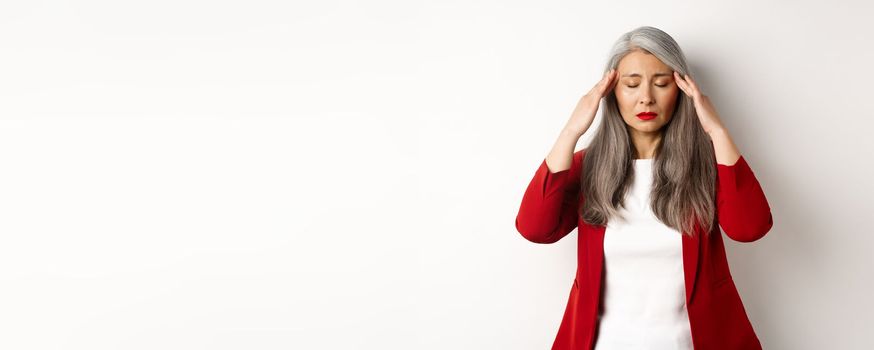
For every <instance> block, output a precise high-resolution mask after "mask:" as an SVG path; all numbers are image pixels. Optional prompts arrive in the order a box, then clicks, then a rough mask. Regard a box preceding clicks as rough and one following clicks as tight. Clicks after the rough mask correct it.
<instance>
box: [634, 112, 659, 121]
mask: <svg viewBox="0 0 874 350" xmlns="http://www.w3.org/2000/svg"><path fill="white" fill-rule="evenodd" d="M657 115H658V113H656V112H640V113H638V114H637V117H638V118H640V119H643V120H650V119H655V117H656V116H657Z"/></svg>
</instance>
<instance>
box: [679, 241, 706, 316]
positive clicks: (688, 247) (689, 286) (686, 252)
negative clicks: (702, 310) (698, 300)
mask: <svg viewBox="0 0 874 350" xmlns="http://www.w3.org/2000/svg"><path fill="white" fill-rule="evenodd" d="M696 228H697V227H696ZM699 232H700V230H697V229H696V230H695V232H694V233H695V235H694V236H693V237H689V236H688V235H686V234H683V235H681V236H682V237H683V272H684V275H685V278H686V281H685V282H686V305H689V302H690V301H692V293H693V292H694V291H695V277H696V276H697V275H698V255H699V251H700V250H701V239H700V238H699V237H700V236H701V235H700V234H699Z"/></svg>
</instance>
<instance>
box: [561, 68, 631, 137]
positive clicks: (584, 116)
mask: <svg viewBox="0 0 874 350" xmlns="http://www.w3.org/2000/svg"><path fill="white" fill-rule="evenodd" d="M618 75H619V73H618V72H617V71H616V69H611V70H609V71H607V72H606V73H604V77H602V78H601V81H599V82H598V83H597V84H595V86H594V87H592V89H591V90H589V92H588V93H586V94H585V95H583V97H581V98H580V100H579V101H578V102H577V106H576V108H574V112H573V114H571V118H570V120H568V122H567V125H566V126H565V129H566V130H568V131H570V132H574V133H577V134H578V135H583V134H584V133H585V132H586V130H589V126H591V125H592V121H594V120H595V113H596V112H598V106H599V105H600V104H601V99H602V98H604V96H607V94H608V93H609V92H610V91H611V90H613V88H614V87H615V86H616V82H617V81H619V79H618V78H617V76H618Z"/></svg>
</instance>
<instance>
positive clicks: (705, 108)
mask: <svg viewBox="0 0 874 350" xmlns="http://www.w3.org/2000/svg"><path fill="white" fill-rule="evenodd" d="M674 82H676V83H677V86H679V87H680V89H681V90H683V92H685V93H686V95H688V96H689V97H692V100H693V101H694V103H695V111H696V112H697V114H698V121H700V122H701V127H702V128H704V132H706V133H707V134H710V133H712V132H714V131H719V130H724V129H725V128H724V126H723V125H722V121H721V120H720V119H719V114H717V113H716V108H714V107H713V104H712V103H710V99H709V98H707V95H704V94H703V93H701V90H700V89H698V84H696V83H695V81H694V80H692V77H690V76H689V75H688V74H687V75H685V79H684V78H683V77H681V76H680V73H677V72H676V71H675V72H674Z"/></svg>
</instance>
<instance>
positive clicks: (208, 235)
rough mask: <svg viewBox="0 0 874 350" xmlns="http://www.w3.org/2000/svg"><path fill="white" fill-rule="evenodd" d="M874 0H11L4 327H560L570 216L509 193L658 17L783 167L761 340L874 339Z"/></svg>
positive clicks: (775, 343) (734, 251) (334, 333)
mask: <svg viewBox="0 0 874 350" xmlns="http://www.w3.org/2000/svg"><path fill="white" fill-rule="evenodd" d="M871 13H872V7H871V5H868V4H866V3H865V2H863V1H830V2H826V3H822V2H813V1H793V2H788V1H786V2H784V3H780V2H774V3H771V4H767V3H762V2H760V1H733V2H725V1H721V2H712V3H704V2H701V1H682V2H679V1H674V2H667V1H665V2H649V1H640V2H623V1H603V2H598V3H588V2H580V1H573V2H572V1H564V2H557V1H551V2H543V1H541V2H537V3H535V2H521V1H419V2H410V1H394V2H389V1H378V2H377V1H371V2H357V1H331V2H310V3H289V2H286V1H272V2H268V1H246V2H243V1H191V0H186V1H179V0H174V1H167V0H164V1H148V2H146V1H142V2H136V3H133V2H118V1H58V0H51V1H28V2H23V1H21V2H11V1H4V2H3V3H2V5H0V348H3V349H89V350H94V349H547V348H549V347H550V346H551V345H552V341H553V339H554V337H555V333H556V331H557V329H558V325H559V322H560V320H561V316H562V313H563V312H564V307H565V305H566V301H567V296H568V292H569V290H570V289H569V288H570V286H571V284H572V282H573V274H574V271H575V269H576V266H575V264H576V260H575V254H576V239H577V234H576V232H574V233H571V234H570V235H568V236H567V237H566V238H565V239H563V240H562V241H560V242H558V243H556V244H553V245H535V244H532V243H530V242H528V241H526V240H524V238H522V236H521V235H519V233H518V232H516V230H515V227H514V225H513V222H514V219H515V215H516V213H517V210H518V206H519V203H520V200H521V197H522V194H523V192H524V189H525V186H527V184H528V182H529V181H530V179H531V176H533V174H534V170H536V167H537V166H538V165H539V164H540V162H541V161H542V159H543V158H544V157H545V156H546V154H547V152H548V151H549V149H550V148H551V147H552V143H553V142H554V141H555V138H556V137H557V136H558V133H559V130H560V129H561V127H562V126H563V125H564V123H565V121H566V120H567V118H568V117H569V116H570V112H571V111H572V110H573V107H574V106H575V104H576V101H577V99H578V98H579V97H580V96H581V95H582V94H584V93H585V92H586V91H588V90H589V89H590V88H591V86H592V85H593V84H594V83H595V82H596V81H597V80H598V79H599V78H600V76H601V74H602V70H603V68H604V63H605V60H606V58H607V54H608V50H609V48H610V45H612V43H613V41H614V40H616V38H618V37H619V35H621V34H622V33H624V32H626V31H628V30H631V29H633V28H636V27H638V26H641V25H651V26H655V27H658V28H660V29H662V30H665V31H666V32H668V33H669V34H671V35H672V36H673V37H674V38H675V39H676V40H677V41H678V42H679V43H680V45H681V46H682V48H683V50H684V51H685V53H686V56H687V58H688V59H689V62H690V64H691V67H692V72H693V75H694V77H695V78H696V79H697V80H698V81H699V83H700V85H701V87H702V89H703V90H704V92H705V93H706V94H707V95H709V96H710V97H711V100H712V101H713V102H714V104H715V105H716V107H717V110H718V111H719V113H720V115H721V116H722V118H723V120H724V123H725V124H726V126H727V127H728V129H729V132H730V133H731V135H732V137H733V138H734V140H735V142H736V143H737V144H738V146H739V148H740V150H741V153H742V154H743V155H744V156H745V158H746V159H747V161H748V163H749V164H750V165H751V167H752V169H753V171H754V172H755V174H756V175H757V177H758V179H759V181H760V183H761V184H762V186H763V188H764V189H765V193H766V195H767V196H768V200H769V203H770V205H771V208H772V213H773V216H774V227H773V229H772V230H771V232H769V233H768V235H767V236H765V237H764V238H763V239H761V240H759V241H757V242H755V243H752V244H742V243H737V242H734V241H731V240H730V239H728V238H727V237H726V238H725V239H726V245H727V249H728V254H729V260H730V264H731V269H732V274H733V276H734V279H735V282H736V284H737V286H738V289H739V292H740V294H741V296H742V298H743V300H744V303H745V306H746V309H747V312H748V314H749V317H750V319H751V321H752V322H753V326H754V327H755V329H756V331H757V334H758V335H759V337H760V339H761V341H762V343H763V345H764V346H765V348H768V349H867V348H871V347H872V346H874V341H872V340H871V338H870V329H871V325H872V324H874V299H872V298H871V290H872V287H874V274H872V271H871V267H872V263H874V259H872V253H871V251H872V246H874V236H872V230H871V229H870V225H869V223H868V220H869V219H870V218H871V212H872V206H871V204H870V198H871V196H872V195H874V185H872V181H871V176H872V175H874V174H872V170H874V164H872V160H871V159H872V158H871V156H870V151H871V149H872V148H874V142H872V139H871V137H870V134H871V131H872V128H874V120H872V117H874V115H872V112H871V111H872V108H874V107H872V104H871V101H872V92H874V90H872V83H874V71H872V68H871V62H874V50H872V48H871V47H870V40H871V37H872V34H874V30H872V29H871V26H870V24H869V23H868V20H869V17H870V14H871ZM599 121H600V119H597V120H596V125H597V123H598V122H599ZM592 130H594V129H592ZM590 136H591V135H586V136H584V138H583V140H581V143H580V144H579V145H578V149H579V148H582V147H584V146H585V144H586V143H587V142H588V139H589V138H590Z"/></svg>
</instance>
